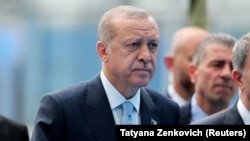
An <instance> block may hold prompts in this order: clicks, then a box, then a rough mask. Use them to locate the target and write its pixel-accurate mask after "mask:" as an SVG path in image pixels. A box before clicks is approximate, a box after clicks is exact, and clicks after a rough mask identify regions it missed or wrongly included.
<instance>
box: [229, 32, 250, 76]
mask: <svg viewBox="0 0 250 141" xmlns="http://www.w3.org/2000/svg"><path fill="white" fill-rule="evenodd" d="M249 48H250V33H247V34H245V35H243V36H242V37H241V38H240V39H239V40H238V41H237V42H236V44H235V46H234V49H233V59H232V63H233V68H235V69H238V70H239V71H241V73H243V68H244V64H245V62H246V59H247V57H248V52H249Z"/></svg>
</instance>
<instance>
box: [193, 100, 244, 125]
mask: <svg viewBox="0 0 250 141" xmlns="http://www.w3.org/2000/svg"><path fill="white" fill-rule="evenodd" d="M191 124H193V125H244V122H243V119H242V118H241V116H240V114H239V111H238V109H237V102H235V104H233V105H232V106H230V107H228V108H227V109H225V110H222V111H220V112H218V113H215V114H212V115H210V116H207V117H205V118H202V119H200V120H197V121H195V122H193V123H191Z"/></svg>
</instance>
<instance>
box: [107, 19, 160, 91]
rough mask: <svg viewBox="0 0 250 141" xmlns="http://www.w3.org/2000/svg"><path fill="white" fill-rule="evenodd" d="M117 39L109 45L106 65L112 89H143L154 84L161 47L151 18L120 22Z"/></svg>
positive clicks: (155, 26) (117, 23) (117, 21)
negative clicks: (152, 82)
mask: <svg viewBox="0 0 250 141" xmlns="http://www.w3.org/2000/svg"><path fill="white" fill-rule="evenodd" d="M114 24H115V25H116V27H115V28H116V35H115V37H114V38H113V39H112V41H111V42H110V43H109V44H108V46H109V47H110V48H111V51H109V52H107V56H106V57H107V60H108V61H107V62H106V63H104V66H105V69H106V70H107V71H106V72H108V73H107V74H108V77H109V79H110V81H111V83H113V85H116V86H117V85H120V86H121V87H124V86H127V87H142V86H146V85H147V84H148V83H149V81H150V80H151V78H152V76H153V74H154V72H155V68H156V58H157V51H158V44H159V31H158V28H157V25H156V23H155V22H154V21H153V20H152V19H151V18H141V19H138V18H137V19H128V18H124V17H123V18H118V19H116V20H115V21H114ZM118 87H119V86H118Z"/></svg>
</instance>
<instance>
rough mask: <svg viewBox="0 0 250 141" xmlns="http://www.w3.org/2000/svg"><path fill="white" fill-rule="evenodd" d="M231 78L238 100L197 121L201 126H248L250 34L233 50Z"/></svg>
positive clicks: (243, 37)
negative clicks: (237, 93)
mask: <svg viewBox="0 0 250 141" xmlns="http://www.w3.org/2000/svg"><path fill="white" fill-rule="evenodd" d="M232 63H233V68H234V69H233V71H232V77H233V80H234V82H235V84H236V85H237V86H238V87H239V90H240V91H239V99H238V101H237V102H235V104H233V105H232V106H230V107H228V108H227V109H225V110H223V111H221V112H218V113H215V114H213V115H210V116H208V117H206V118H204V119H201V120H197V121H196V122H193V123H192V124H201V125H250V100H249V97H250V88H249V82H250V66H249V64H250V33H248V34H246V35H243V36H242V37H241V38H240V39H239V40H238V41H237V42H236V44H235V46H234V50H233V59H232Z"/></svg>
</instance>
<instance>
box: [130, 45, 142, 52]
mask: <svg viewBox="0 0 250 141" xmlns="http://www.w3.org/2000/svg"><path fill="white" fill-rule="evenodd" d="M139 45H140V44H139V43H132V44H129V45H128V49H129V50H131V51H133V50H135V49H137V48H138V46H139Z"/></svg>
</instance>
